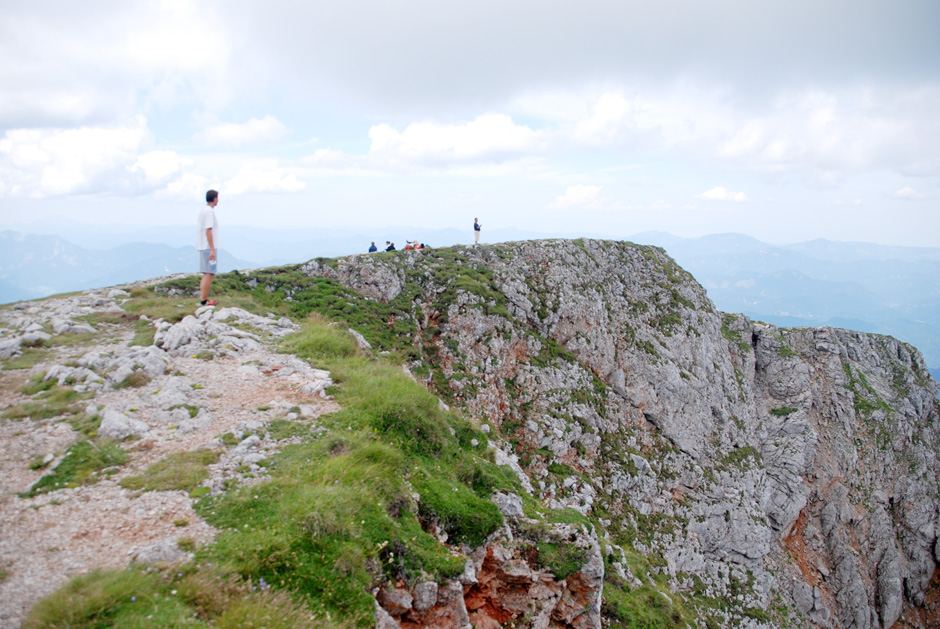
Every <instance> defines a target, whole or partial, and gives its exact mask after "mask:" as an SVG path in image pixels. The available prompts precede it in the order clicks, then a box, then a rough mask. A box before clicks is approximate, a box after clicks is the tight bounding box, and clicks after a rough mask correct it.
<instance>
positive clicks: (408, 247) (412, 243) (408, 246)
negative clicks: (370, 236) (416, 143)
mask: <svg viewBox="0 0 940 629" xmlns="http://www.w3.org/2000/svg"><path fill="white" fill-rule="evenodd" d="M429 248H430V247H428V246H427V245H426V244H424V243H423V242H418V241H417V240H406V241H405V251H413V250H416V249H429ZM378 250H379V248H378V247H376V246H375V242H373V243H372V246H371V247H369V253H375V252H376V251H378ZM385 251H396V249H395V243H394V242H390V241H388V240H386V241H385Z"/></svg>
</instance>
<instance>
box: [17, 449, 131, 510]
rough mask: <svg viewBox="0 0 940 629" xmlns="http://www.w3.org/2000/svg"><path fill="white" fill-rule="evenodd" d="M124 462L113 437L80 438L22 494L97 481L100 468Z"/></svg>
mask: <svg viewBox="0 0 940 629" xmlns="http://www.w3.org/2000/svg"><path fill="white" fill-rule="evenodd" d="M126 462H127V453H126V452H125V451H124V450H122V449H121V448H120V447H119V446H118V445H117V444H116V443H114V442H113V441H109V440H102V441H100V442H98V443H95V441H92V440H90V439H86V440H82V441H79V442H77V443H74V444H72V445H71V446H70V447H69V449H68V450H67V451H66V455H65V457H64V458H63V459H62V461H61V462H60V463H59V465H58V467H56V468H55V470H53V472H52V473H51V474H48V475H46V476H43V477H42V478H40V479H39V480H38V481H37V482H36V484H34V485H33V486H32V487H31V488H30V489H29V491H28V492H26V493H25V494H23V497H32V496H38V495H39V494H44V493H47V492H50V491H55V490H57V489H64V488H66V487H78V486H80V485H90V484H93V483H96V482H97V481H98V480H100V478H101V477H100V474H99V472H100V471H101V470H103V469H105V468H110V467H114V466H118V465H124V463H126Z"/></svg>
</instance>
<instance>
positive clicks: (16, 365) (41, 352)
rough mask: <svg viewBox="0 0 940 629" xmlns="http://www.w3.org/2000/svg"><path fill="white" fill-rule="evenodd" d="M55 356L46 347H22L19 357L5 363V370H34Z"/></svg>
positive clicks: (6, 360) (9, 359)
mask: <svg viewBox="0 0 940 629" xmlns="http://www.w3.org/2000/svg"><path fill="white" fill-rule="evenodd" d="M54 355H55V352H53V350H51V349H47V348H45V347H22V348H21V353H20V355H19V356H13V357H11V358H7V359H5V360H4V361H3V369H4V370H9V371H12V370H15V369H32V368H33V367H35V366H36V365H38V364H39V363H43V362H45V361H47V360H49V359H50V358H52V357H53V356H54Z"/></svg>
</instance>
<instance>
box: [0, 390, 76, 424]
mask: <svg viewBox="0 0 940 629" xmlns="http://www.w3.org/2000/svg"><path fill="white" fill-rule="evenodd" d="M93 396H94V393H92V392H90V391H86V392H84V393H78V392H77V391H75V390H73V389H69V388H65V387H58V386H53V387H50V388H48V389H46V390H43V391H41V392H40V393H37V394H36V395H35V396H34V398H33V399H32V400H30V401H28V402H23V403H21V404H17V405H16V406H12V407H10V408H8V409H6V410H5V411H4V412H3V417H4V418H5V419H26V418H30V419H49V418H50V417H59V416H60V415H77V414H79V413H80V412H81V411H80V410H79V408H78V405H77V402H79V401H81V400H87V399H89V398H91V397H93Z"/></svg>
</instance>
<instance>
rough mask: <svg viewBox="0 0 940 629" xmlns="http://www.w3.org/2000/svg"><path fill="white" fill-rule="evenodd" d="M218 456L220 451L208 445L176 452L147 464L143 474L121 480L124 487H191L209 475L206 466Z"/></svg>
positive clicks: (143, 488)
mask: <svg viewBox="0 0 940 629" xmlns="http://www.w3.org/2000/svg"><path fill="white" fill-rule="evenodd" d="M218 459H219V453H218V452H215V451H213V450H208V449H206V448H201V449H199V450H191V451H189V452H174V453H172V454H168V455H167V456H166V457H164V458H163V459H161V460H160V461H157V462H156V463H154V464H153V465H151V466H150V467H148V468H147V471H146V472H144V473H143V474H142V475H139V476H127V477H125V478H122V479H121V481H120V483H119V484H120V485H121V487H124V488H125V489H141V490H143V491H173V490H177V489H179V490H183V491H190V490H193V489H195V488H196V487H197V486H198V485H199V484H200V483H201V482H202V481H204V480H206V479H207V478H208V477H209V472H208V470H206V466H207V465H210V464H212V463H215V462H216V461H217V460H218Z"/></svg>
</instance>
